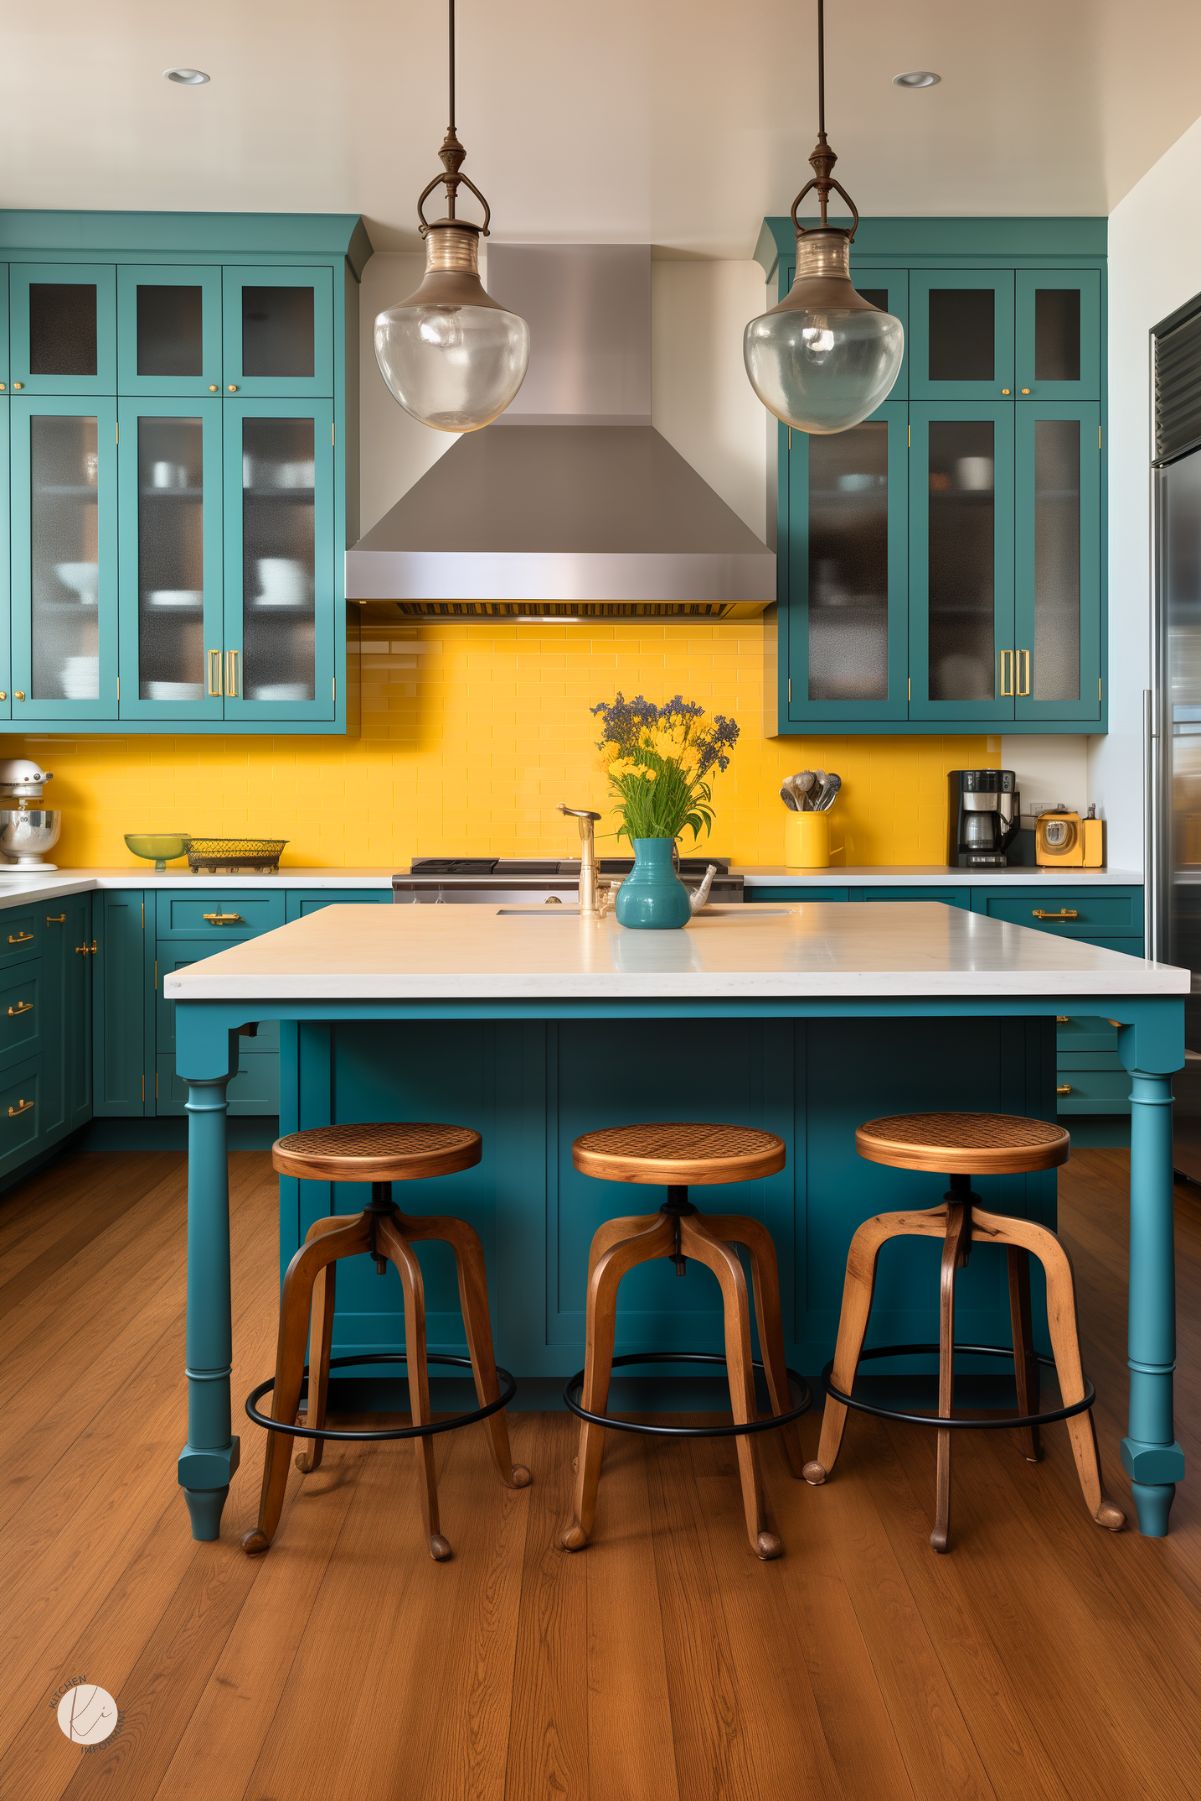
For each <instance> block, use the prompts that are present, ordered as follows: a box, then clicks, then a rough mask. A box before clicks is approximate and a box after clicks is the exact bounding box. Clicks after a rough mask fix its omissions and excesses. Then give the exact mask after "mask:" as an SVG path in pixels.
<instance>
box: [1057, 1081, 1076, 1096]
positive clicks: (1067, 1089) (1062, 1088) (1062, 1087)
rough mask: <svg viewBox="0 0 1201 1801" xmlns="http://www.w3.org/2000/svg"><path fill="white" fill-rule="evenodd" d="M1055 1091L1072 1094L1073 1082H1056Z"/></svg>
mask: <svg viewBox="0 0 1201 1801" xmlns="http://www.w3.org/2000/svg"><path fill="white" fill-rule="evenodd" d="M1055 1092H1056V1094H1071V1092H1072V1084H1071V1083H1070V1082H1056V1084H1055Z"/></svg>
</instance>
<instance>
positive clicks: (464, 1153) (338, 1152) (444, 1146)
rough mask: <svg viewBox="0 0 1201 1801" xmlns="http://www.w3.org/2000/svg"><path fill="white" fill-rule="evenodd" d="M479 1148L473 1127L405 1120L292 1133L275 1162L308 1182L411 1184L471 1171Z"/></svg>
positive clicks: (281, 1142)
mask: <svg viewBox="0 0 1201 1801" xmlns="http://www.w3.org/2000/svg"><path fill="white" fill-rule="evenodd" d="M480 1150H481V1141H480V1135H479V1133H478V1132H473V1131H472V1130H471V1129H470V1127H469V1126H439V1125H429V1124H425V1123H421V1122H414V1121H402V1122H400V1123H386V1124H381V1125H353V1126H352V1125H347V1126H314V1127H312V1128H311V1129H310V1130H309V1131H307V1132H289V1133H288V1135H287V1137H286V1138H277V1139H276V1141H275V1143H274V1145H273V1146H272V1147H271V1161H272V1162H273V1164H274V1165H275V1167H276V1169H277V1170H278V1171H279V1172H280V1174H281V1175H284V1176H300V1177H302V1178H303V1179H305V1180H308V1181H317V1182H412V1181H416V1180H418V1179H420V1178H422V1177H425V1176H450V1175H453V1174H454V1172H455V1171H456V1170H459V1169H470V1168H471V1167H472V1166H473V1164H476V1163H478V1162H479V1160H480Z"/></svg>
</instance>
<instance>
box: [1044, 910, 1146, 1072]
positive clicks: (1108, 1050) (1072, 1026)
mask: <svg viewBox="0 0 1201 1801" xmlns="http://www.w3.org/2000/svg"><path fill="white" fill-rule="evenodd" d="M1121 942H1122V943H1123V944H1126V943H1129V940H1128V939H1123V940H1122V941H1121ZM1055 1052H1056V1056H1057V1057H1058V1059H1059V1063H1060V1067H1061V1068H1063V1067H1066V1064H1067V1061H1068V1059H1069V1058H1071V1057H1075V1056H1099V1055H1100V1054H1101V1053H1105V1054H1106V1055H1107V1056H1111V1057H1116V1056H1117V1054H1118V1029H1117V1027H1116V1026H1115V1025H1113V1024H1112V1023H1111V1022H1110V1021H1109V1020H1108V1019H1091V1018H1086V1017H1077V1015H1076V1014H1074V1013H1073V1014H1066V1015H1065V1014H1061V1015H1060V1017H1059V1018H1058V1019H1057V1020H1056V1022H1055Z"/></svg>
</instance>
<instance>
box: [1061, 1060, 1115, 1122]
mask: <svg viewBox="0 0 1201 1801" xmlns="http://www.w3.org/2000/svg"><path fill="white" fill-rule="evenodd" d="M1064 1089H1066V1090H1067V1093H1066V1094H1065V1093H1064V1092H1063V1090H1064ZM1056 1111H1057V1112H1058V1113H1059V1114H1060V1116H1061V1117H1062V1116H1063V1115H1065V1114H1071V1113H1129V1111H1130V1077H1129V1075H1128V1074H1127V1073H1126V1071H1125V1070H1124V1069H1061V1070H1059V1072H1058V1074H1057V1076H1056Z"/></svg>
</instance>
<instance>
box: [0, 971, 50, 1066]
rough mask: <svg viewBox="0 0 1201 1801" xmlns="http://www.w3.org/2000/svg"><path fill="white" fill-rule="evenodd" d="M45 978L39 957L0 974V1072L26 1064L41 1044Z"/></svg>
mask: <svg viewBox="0 0 1201 1801" xmlns="http://www.w3.org/2000/svg"><path fill="white" fill-rule="evenodd" d="M45 1000H46V978H45V971H44V969H43V965H42V959H41V958H40V957H31V958H29V959H27V960H26V961H24V962H23V963H21V964H20V965H19V967H18V968H16V969H13V968H9V969H6V970H4V971H3V972H0V1069H7V1068H10V1067H11V1065H12V1064H14V1063H20V1062H22V1061H25V1062H28V1061H29V1059H30V1058H31V1057H33V1056H35V1055H36V1054H37V1052H38V1050H39V1048H40V1045H41V1037H42V1023H43V1019H44V1014H45Z"/></svg>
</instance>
